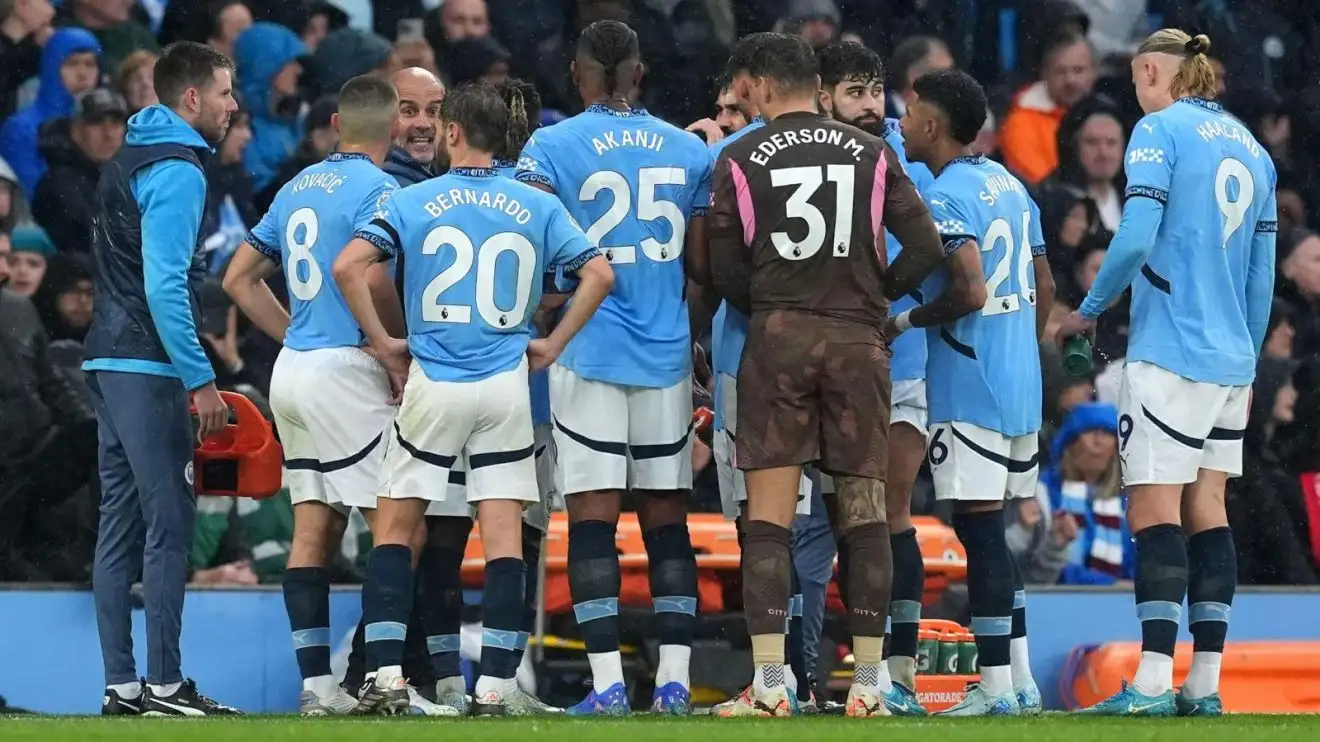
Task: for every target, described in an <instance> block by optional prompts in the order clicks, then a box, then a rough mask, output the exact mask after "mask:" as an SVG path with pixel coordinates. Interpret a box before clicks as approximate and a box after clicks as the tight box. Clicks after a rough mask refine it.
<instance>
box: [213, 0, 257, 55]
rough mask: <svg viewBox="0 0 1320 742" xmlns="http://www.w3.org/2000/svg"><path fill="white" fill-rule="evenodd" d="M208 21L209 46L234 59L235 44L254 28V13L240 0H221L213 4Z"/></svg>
mask: <svg viewBox="0 0 1320 742" xmlns="http://www.w3.org/2000/svg"><path fill="white" fill-rule="evenodd" d="M208 20H209V21H210V29H209V30H208V32H207V34H206V44H207V46H210V47H211V48H212V49H215V50H216V51H219V52H223V53H224V54H225V56H227V57H229V58H231V59H232V58H233V56H234V42H235V41H237V40H238V37H239V36H242V35H243V32H244V31H246V30H248V29H249V28H251V27H252V11H250V10H248V7H247V6H246V5H244V4H243V3H242V2H240V1H239V0H220V2H215V3H212V4H211V12H210V13H208Z"/></svg>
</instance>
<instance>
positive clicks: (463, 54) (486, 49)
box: [448, 36, 510, 85]
mask: <svg viewBox="0 0 1320 742" xmlns="http://www.w3.org/2000/svg"><path fill="white" fill-rule="evenodd" d="M449 49H450V52H451V56H450V59H449V65H448V71H449V81H450V82H451V83H453V84H454V85H462V84H463V83H465V82H472V81H474V80H475V81H478V82H483V83H486V84H487V85H498V84H500V83H502V82H504V81H505V80H507V79H508V78H509V59H510V55H509V50H508V49H505V48H504V45H503V44H501V43H500V42H498V41H496V40H495V39H493V38H491V37H489V36H477V37H473V38H468V39H463V40H462V41H455V42H454V43H453V44H452V45H450V47H449Z"/></svg>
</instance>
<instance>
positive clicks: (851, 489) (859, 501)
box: [834, 477, 886, 533]
mask: <svg viewBox="0 0 1320 742" xmlns="http://www.w3.org/2000/svg"><path fill="white" fill-rule="evenodd" d="M834 498H835V506H836V511H835V512H836V513H837V515H836V521H835V527H836V529H837V530H836V532H837V533H847V532H848V531H850V530H852V529H853V528H856V527H857V526H864V525H869V524H872V523H884V522H886V521H885V517H886V516H885V483H884V482H882V481H880V480H879V479H867V478H866V477H835V478H834Z"/></svg>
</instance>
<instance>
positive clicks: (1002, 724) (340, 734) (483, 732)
mask: <svg viewBox="0 0 1320 742" xmlns="http://www.w3.org/2000/svg"><path fill="white" fill-rule="evenodd" d="M862 735H866V736H865V737H863V736H862ZM871 735H876V736H871ZM684 738H686V739H684ZM103 739H104V740H125V741H126V742H157V741H159V742H167V741H169V742H174V741H175V740H178V741H179V742H194V741H195V742H279V741H280V740H299V741H300V742H301V741H305V742H340V741H341V740H342V742H392V741H393V740H418V741H419V742H420V741H426V742H434V741H437V740H449V739H458V740H462V742H505V741H507V742H680V740H681V742H695V741H696V740H705V739H728V740H737V741H738V742H780V741H781V740H782V742H833V741H834V740H837V741H838V742H870V741H871V740H875V741H876V742H880V741H883V742H894V741H895V740H913V741H914V742H916V741H918V740H919V741H920V742H1055V741H1056V740H1057V742H1092V741H1094V742H1147V741H1149V742H1183V741H1186V742H1219V741H1220V740H1222V741H1223V742H1244V740H1249V741H1250V742H1258V741H1259V740H1288V741H1291V740H1297V742H1303V741H1305V742H1314V741H1315V740H1320V716H1241V715H1238V716H1227V717H1222V718H1219V719H1095V718H1079V717H1075V716H1064V715H1047V716H1045V717H1042V718H1039V719H956V720H955V719H897V718H889V719H874V720H853V719H845V718H840V717H816V718H810V719H710V718H691V719H673V720H668V719H655V718H646V717H638V718H633V719H625V720H610V719H582V720H570V719H562V718H560V719H536V720H529V719H495V720H462V719H425V718H404V719H370V720H367V719H298V718H294V717H287V716H254V717H247V718H244V719H100V718H77V717H18V718H8V719H0V740H4V741H5V742H25V741H27V740H32V741H33V742H37V741H40V742H50V741H51V740H103Z"/></svg>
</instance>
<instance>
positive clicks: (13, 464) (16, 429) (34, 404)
mask: <svg viewBox="0 0 1320 742" xmlns="http://www.w3.org/2000/svg"><path fill="white" fill-rule="evenodd" d="M7 249H8V246H7V243H6V242H5V240H4V239H3V237H0V317H4V318H5V321H4V322H2V323H0V507H2V508H3V509H4V513H5V517H3V518H0V581H6V582H8V581H38V582H53V581H75V582H85V581H86V578H87V570H86V564H85V560H81V559H78V558H76V557H75V558H72V559H70V558H68V556H69V551H68V550H67V549H65V548H62V547H64V546H67V541H68V538H69V536H70V535H72V534H73V531H74V527H73V526H74V525H75V524H74V523H72V522H70V521H69V519H65V518H64V516H65V513H66V512H67V511H65V509H64V508H62V507H60V506H61V505H63V504H64V503H65V502H67V501H68V500H69V499H70V498H71V497H74V496H75V495H77V494H78V493H80V492H81V493H85V492H86V490H85V489H83V487H84V485H85V484H86V483H87V481H88V480H89V479H90V477H91V473H92V466H93V465H94V463H95V457H96V453H95V452H96V426H95V418H94V417H93V416H92V413H91V410H90V409H89V408H88V406H87V402H86V401H85V400H84V399H83V398H81V397H80V396H79V394H78V392H77V390H76V388H75V387H74V386H73V385H72V384H70V383H69V380H68V378H67V377H66V376H65V375H64V374H62V373H61V372H60V370H59V369H57V368H56V366H55V364H53V363H52V362H51V360H50V358H49V357H48V355H47V341H46V331H45V330H44V329H43V328H42V326H41V320H40V318H39V317H38V316H37V311H36V310H35V309H34V308H33V306H32V302H31V301H29V300H28V299H27V298H26V297H25V296H22V295H20V294H18V293H16V292H12V291H7V290H4V287H5V285H6V282H11V280H10V275H9V268H8V266H9V263H8V262H7V261H6V258H8V257H9V256H8V255H7V254H6V253H7ZM80 530H85V529H80ZM61 534H63V536H61ZM84 551H85V549H84Z"/></svg>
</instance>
